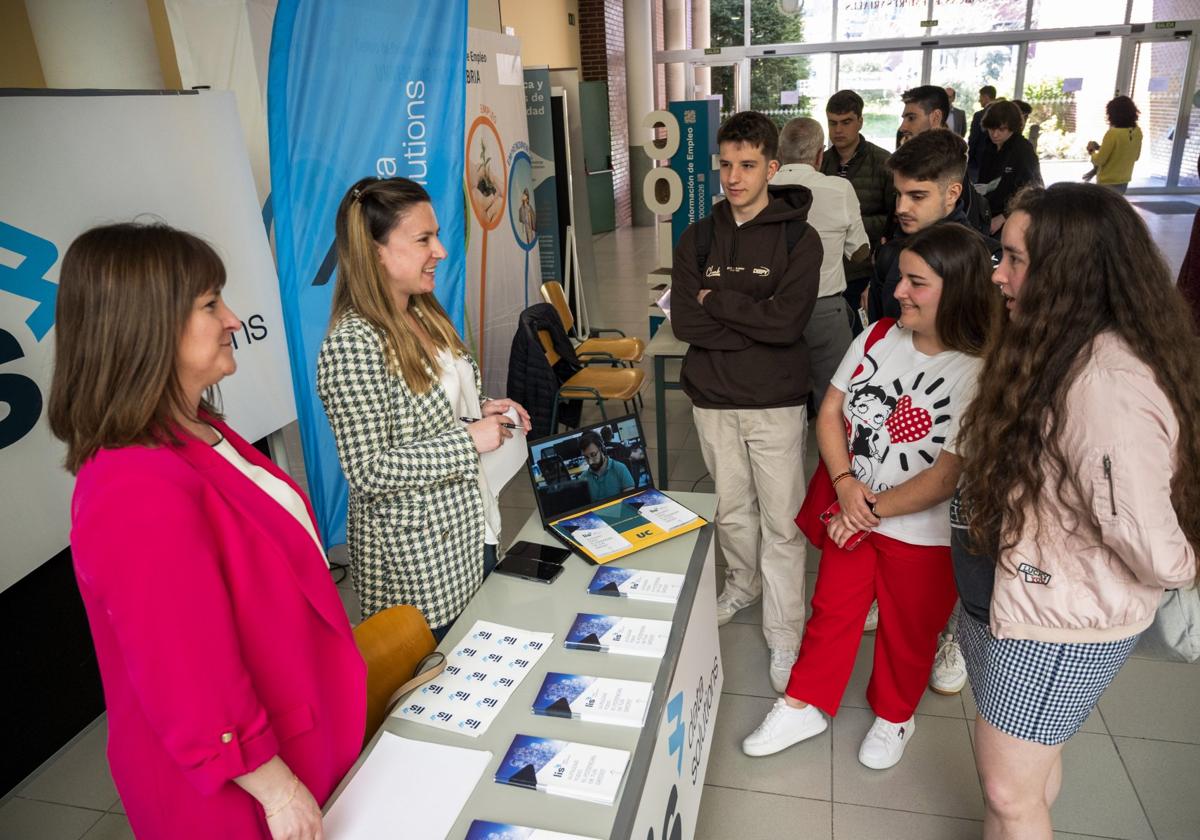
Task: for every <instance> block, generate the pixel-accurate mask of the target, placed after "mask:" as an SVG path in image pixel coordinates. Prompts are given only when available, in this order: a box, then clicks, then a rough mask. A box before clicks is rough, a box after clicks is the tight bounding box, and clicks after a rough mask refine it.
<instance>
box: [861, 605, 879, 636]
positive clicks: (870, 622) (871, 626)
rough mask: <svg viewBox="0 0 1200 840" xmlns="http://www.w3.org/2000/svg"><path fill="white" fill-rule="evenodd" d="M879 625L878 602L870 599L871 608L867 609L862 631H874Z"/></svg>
mask: <svg viewBox="0 0 1200 840" xmlns="http://www.w3.org/2000/svg"><path fill="white" fill-rule="evenodd" d="M878 626H879V602H878V601H872V602H871V609H869V610H868V611H867V620H866V621H865V622H864V623H863V632H864V633H874V632H875V628H876V627H878Z"/></svg>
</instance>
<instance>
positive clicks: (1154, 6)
mask: <svg viewBox="0 0 1200 840" xmlns="http://www.w3.org/2000/svg"><path fill="white" fill-rule="evenodd" d="M1197 18H1200V0H1133V11H1132V14H1131V15H1130V16H1129V20H1130V22H1131V23H1149V22H1150V21H1152V20H1195V19H1197Z"/></svg>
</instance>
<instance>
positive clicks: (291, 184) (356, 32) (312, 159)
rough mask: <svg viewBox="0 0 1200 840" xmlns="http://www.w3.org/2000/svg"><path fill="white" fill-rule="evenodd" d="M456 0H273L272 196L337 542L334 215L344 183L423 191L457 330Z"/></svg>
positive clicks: (442, 293) (331, 536)
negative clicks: (330, 414)
mask: <svg viewBox="0 0 1200 840" xmlns="http://www.w3.org/2000/svg"><path fill="white" fill-rule="evenodd" d="M466 53H467V3H466V0H448V2H444V3H440V4H438V8H437V13H436V14H431V13H430V7H429V4H428V3H424V2H418V0H354V1H353V2H339V3H328V2H318V0H280V2H279V5H278V7H277V9H276V11H275V28H274V31H273V32H272V37H271V54H270V68H269V75H268V83H267V121H268V130H269V134H270V143H271V205H272V208H273V210H274V214H275V251H276V258H277V260H278V263H279V285H280V291H281V295H280V296H281V298H282V302H283V315H284V322H285V326H286V330H287V339H288V349H289V355H290V357H291V363H292V382H293V385H294V387H295V390H296V412H297V414H298V415H299V419H300V437H301V442H302V444H303V448H304V464H305V468H306V472H307V476H308V487H309V494H310V495H311V497H312V501H313V507H314V508H315V509H316V512H317V520H318V522H319V524H320V526H321V534H322V537H323V538H324V540H325V544H326V545H327V546H329V545H337V544H339V543H343V542H345V541H346V497H347V490H346V481H345V478H344V477H343V475H342V471H341V467H340V465H339V463H338V458H337V451H336V449H335V448H334V442H333V434H332V432H331V431H330V429H329V424H328V421H327V420H326V418H325V411H324V408H323V407H322V405H321V400H320V398H319V397H318V396H317V392H316V365H317V354H318V352H319V351H320V349H321V342H322V340H324V338H325V333H326V330H327V328H328V326H329V307H330V302H331V300H332V297H333V286H334V282H335V278H334V270H335V269H336V267H337V257H336V253H335V251H334V230H333V223H334V217H335V216H336V214H337V206H338V202H339V201H340V200H341V198H342V195H343V194H344V193H345V192H346V190H347V189H349V187H350V185H351V184H352V183H354V182H355V181H356V180H358V179H359V178H362V177H364V176H367V175H378V176H381V177H391V176H397V175H398V176H402V177H405V178H411V179H412V180H414V181H417V182H419V183H421V184H423V185H424V186H425V188H426V189H427V190H428V191H429V194H430V196H432V198H433V206H434V210H435V211H436V212H437V217H438V223H439V225H440V226H441V239H442V241H443V242H444V243H446V246H447V250H449V252H450V255H449V257H448V258H447V259H445V260H443V261H442V262H441V264H440V265H439V266H438V273H437V296H438V299H439V300H440V301H441V303H442V305H443V306H444V307H445V309H446V311H447V312H448V313H449V314H450V318H451V320H453V322H454V324H455V326H456V327H457V328H458V329H459V331H460V332H461V331H462V328H463V307H464V293H465V275H464V264H465V263H464V257H463V252H464V250H465V247H464V246H465V230H464V206H463V200H464V199H463V175H462V173H463V166H464V162H463V140H462V138H463V134H464V119H465V108H466V99H465V96H466Z"/></svg>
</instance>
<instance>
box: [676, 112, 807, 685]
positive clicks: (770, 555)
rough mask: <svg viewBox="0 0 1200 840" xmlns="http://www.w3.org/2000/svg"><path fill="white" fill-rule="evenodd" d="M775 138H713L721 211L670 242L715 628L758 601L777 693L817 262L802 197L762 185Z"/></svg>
mask: <svg viewBox="0 0 1200 840" xmlns="http://www.w3.org/2000/svg"><path fill="white" fill-rule="evenodd" d="M778 142H779V132H778V129H776V128H775V124H774V123H773V122H771V120H770V119H769V118H768V117H766V116H764V115H763V114H759V113H756V112H753V111H743V112H741V113H738V114H734V115H733V116H731V117H730V118H729V119H728V120H726V121H725V123H724V124H723V125H722V126H721V128H720V130H719V131H718V132H717V143H718V146H719V149H720V153H719V159H720V167H721V186H722V188H723V190H724V193H725V201H723V202H721V203H719V204H717V205H716V207H715V208H713V212H712V216H711V217H710V218H707V219H703V220H701V221H700V222H698V223H696V224H694V225H692V226H691V227H689V228H688V229H687V230H686V231H684V232H683V235H682V236H681V237H680V238H679V244H678V245H677V246H676V248H675V258H674V265H673V266H672V269H671V281H672V282H671V326H672V329H673V330H674V332H675V335H676V336H678V337H679V338H681V339H683V340H684V341H686V342H688V344H689V345H690V346H689V347H688V351H687V356H686V357H685V358H684V361H683V370H682V374H681V377H680V379H681V381H682V383H683V390H684V391H685V392H686V393H687V395H688V396H689V397H690V398H691V400H692V403H693V405H694V413H695V420H696V431H697V433H698V435H699V437H700V450H701V453H702V454H703V456H704V463H705V466H707V467H708V471H709V472H710V473H711V474H712V477H713V481H714V483H715V484H716V490H717V498H718V502H717V539H718V541H719V542H720V545H721V550H722V552H723V554H724V555H725V562H726V564H727V568H726V573H725V586H724V589H723V591H722V592H721V594H720V596H719V597H718V598H717V622H718V623H720V624H724V623H726V622H727V621H729V620H730V619H732V618H733V616H734V614H735V613H736V612H737V611H738V610H740V609H742V608H744V607H748V606H750V605H751V604H753V603H755V602H756V601H757V600H758V599H759V598H760V597H761V598H762V601H763V635H764V636H766V639H767V646H768V647H769V648H770V649H771V665H770V678H771V684H772V686H773V687H774V688H775V690H776V691H779V692H780V693H782V692H783V690H784V689H785V688H786V686H787V681H788V677H789V676H790V675H791V670H792V665H793V664H794V663H795V661H796V654H797V652H798V650H799V648H800V636H801V633H802V631H803V628H804V607H805V602H804V560H805V544H804V537H803V536H802V535H801V534H800V531H799V530H798V529H797V528H796V525H795V523H794V521H793V520H794V518H795V516H796V511H798V510H799V509H800V503H801V501H802V500H803V498H804V490H805V486H804V485H805V482H804V444H805V438H806V436H807V432H808V428H807V423H806V409H805V406H806V402H807V400H808V392H809V391H810V390H811V389H812V378H811V372H810V364H809V355H808V347H807V346H806V345H805V343H804V330H805V327H806V326H807V325H808V320H809V317H810V316H811V315H812V311H813V307H814V306H815V304H816V301H817V289H818V285H819V282H820V269H821V258H822V253H823V252H822V248H821V239H820V236H818V234H817V232H816V230H814V229H813V228H812V227H811V226H810V225H809V224H808V223H807V221H806V218H807V215H808V208H809V206H810V205H811V203H812V193H810V192H809V190H808V189H807V188H805V187H801V186H792V187H779V188H771V189H768V186H767V182H768V181H769V180H770V179H771V177H772V176H773V175H774V174H775V172H776V171H777V170H778V169H779V161H778V159H777V149H778ZM789 246H790V247H789Z"/></svg>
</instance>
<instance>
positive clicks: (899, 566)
mask: <svg viewBox="0 0 1200 840" xmlns="http://www.w3.org/2000/svg"><path fill="white" fill-rule="evenodd" d="M956 598H957V591H956V588H955V584H954V569H953V566H952V564H951V561H950V548H949V547H948V546H928V545H910V544H909V543H905V542H901V541H900V540H895V539H892V538H890V537H885V536H883V535H882V534H875V533H872V534H870V535H868V536H867V538H866V539H865V540H863V541H862V543H861V544H860V545H859V546H858V547H857V548H856V549H854V550H853V551H845V550H844V549H840V548H838V547H837V546H836V545H834V544H833V541H832V540H827V541H826V543H825V550H824V552H823V553H822V554H821V567H820V569H819V570H818V572H817V585H816V588H815V589H814V591H813V601H812V606H813V613H812V618H810V619H809V620H808V625H807V626H806V627H805V630H804V640H803V641H802V642H801V644H800V655H799V657H797V659H796V664H795V665H793V666H792V676H791V679H790V680H789V681H788V687H787V694H788V696H789V697H792V698H794V699H796V700H802V701H803V702H805V703H811V704H812V705H814V706H816V707H817V708H818V709H820V710H821V711H823V712H825V713H826V714H828V715H829V716H831V717H832V716H834V715H836V714H837V710H838V706H839V705H841V702H842V695H843V694H845V692H846V684H847V683H848V682H849V681H850V672H851V671H853V669H854V658H855V656H856V655H857V653H858V644H859V641H860V640H861V639H862V634H863V622H864V621H865V620H866V617H867V612H868V610H870V608H871V601H872V600H877V601H878V602H879V628H878V629H877V630H876V631H875V661H874V664H873V666H872V668H871V682H870V684H869V685H868V686H867V702H868V703H870V704H871V708H872V709H873V710H874V711H875V714H876V715H878V716H879V717H881V718H883V719H884V720H888V721H891V722H892V723H903V722H904V721H906V720H908V719H909V718H911V717H912V716H913V712H914V711H915V710H916V708H917V703H919V702H920V700H921V695H922V694H923V693H924V692H925V684H926V683H927V682H928V681H929V672H930V670H931V669H932V667H933V658H934V656H935V655H936V654H937V639H938V633H940V632H941V630H942V628H943V627H945V625H946V619H948V618H949V617H950V612H951V610H953V609H954V601H955V599H956Z"/></svg>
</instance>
